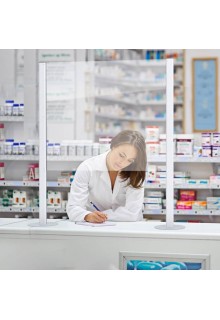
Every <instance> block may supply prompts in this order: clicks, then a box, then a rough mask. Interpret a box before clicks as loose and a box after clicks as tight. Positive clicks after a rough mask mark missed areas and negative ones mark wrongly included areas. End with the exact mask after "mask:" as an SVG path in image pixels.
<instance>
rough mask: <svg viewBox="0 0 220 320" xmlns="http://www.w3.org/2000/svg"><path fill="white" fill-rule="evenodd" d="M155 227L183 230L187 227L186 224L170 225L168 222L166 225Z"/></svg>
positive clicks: (156, 227)
mask: <svg viewBox="0 0 220 320" xmlns="http://www.w3.org/2000/svg"><path fill="white" fill-rule="evenodd" d="M155 229H159V230H181V229H185V226H182V225H177V224H174V225H172V226H171V227H168V226H167V225H166V224H164V225H159V226H155Z"/></svg>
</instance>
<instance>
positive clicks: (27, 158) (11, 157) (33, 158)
mask: <svg viewBox="0 0 220 320" xmlns="http://www.w3.org/2000/svg"><path fill="white" fill-rule="evenodd" d="M88 158H90V157H86V156H84V157H77V156H48V157H47V161H51V162H52V161H74V162H82V161H84V160H86V159H88ZM17 160H20V161H39V157H38V156H27V155H24V156H23V155H20V156H15V155H1V156H0V161H17Z"/></svg>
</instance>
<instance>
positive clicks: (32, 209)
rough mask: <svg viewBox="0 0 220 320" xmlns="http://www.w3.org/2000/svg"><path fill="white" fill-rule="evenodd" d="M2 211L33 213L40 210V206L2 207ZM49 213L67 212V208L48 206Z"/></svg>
mask: <svg viewBox="0 0 220 320" xmlns="http://www.w3.org/2000/svg"><path fill="white" fill-rule="evenodd" d="M0 212H13V213H33V212H39V207H27V208H16V207H0ZM47 213H66V210H64V209H62V208H47Z"/></svg>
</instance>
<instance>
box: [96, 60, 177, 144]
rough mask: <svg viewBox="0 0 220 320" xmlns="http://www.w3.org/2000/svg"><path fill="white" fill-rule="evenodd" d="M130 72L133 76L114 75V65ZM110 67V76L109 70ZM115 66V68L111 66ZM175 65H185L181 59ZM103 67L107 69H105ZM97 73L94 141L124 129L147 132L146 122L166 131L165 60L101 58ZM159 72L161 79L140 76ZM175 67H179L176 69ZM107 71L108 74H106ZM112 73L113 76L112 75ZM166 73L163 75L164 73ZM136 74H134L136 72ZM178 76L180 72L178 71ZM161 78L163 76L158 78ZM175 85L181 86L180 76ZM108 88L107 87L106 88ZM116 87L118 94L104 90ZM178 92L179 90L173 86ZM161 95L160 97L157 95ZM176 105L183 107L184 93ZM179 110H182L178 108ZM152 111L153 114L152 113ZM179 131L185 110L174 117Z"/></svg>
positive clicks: (97, 64) (97, 65) (126, 72)
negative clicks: (143, 78) (115, 59)
mask: <svg viewBox="0 0 220 320" xmlns="http://www.w3.org/2000/svg"><path fill="white" fill-rule="evenodd" d="M115 67H117V68H119V69H115V70H116V71H117V70H123V72H124V73H125V74H131V75H132V76H130V78H128V76H127V77H124V76H120V77H117V74H116V75H114V72H112V71H111V70H114V68H115ZM108 68H110V75H109V74H108V73H107V71H106V70H108ZM111 68H112V69H111ZM175 68H183V63H182V62H176V63H175ZM102 69H103V70H104V72H102ZM96 70H98V72H97V73H95V114H94V118H95V119H94V123H95V140H96V141H98V138H99V137H100V136H109V135H110V136H114V135H116V134H117V133H118V132H119V131H121V130H123V129H134V130H139V131H141V132H142V133H143V135H145V130H144V128H145V127H146V126H147V125H158V126H160V127H161V133H163V132H165V107H166V100H165V94H166V83H165V62H164V60H150V61H147V60H144V61H143V60H140V61H111V62H109V61H106V62H104V61H102V62H101V63H100V62H96ZM149 70H151V71H150V72H152V73H154V74H157V75H158V79H156V80H155V79H154V80H152V79H149V81H148V80H146V78H145V80H144V81H143V80H140V78H138V75H139V74H140V72H142V73H143V72H144V73H146V74H147V72H148V71H149ZM175 70H176V69H175ZM106 73H107V74H106ZM112 73H113V75H112ZM163 73H164V75H163ZM134 74H136V76H135V77H134V76H133V75H134ZM178 75H179V73H178ZM159 77H160V78H159ZM174 86H175V88H178V87H181V86H182V79H179V78H177V80H175V82H174ZM106 88H107V89H106ZM109 88H114V89H113V91H114V90H115V93H114V92H113V93H112V94H108V92H106V93H105V90H110V89H109ZM175 90H176V91H177V89H174V92H175ZM138 94H142V96H143V97H144V95H145V96H146V94H148V96H146V97H150V95H153V96H154V97H156V98H154V99H148V100H147V99H145V98H146V97H145V98H143V99H141V100H140V96H139V97H138ZM157 95H159V98H158V97H157ZM175 99H176V100H175V101H174V108H175V109H176V108H181V110H183V108H182V107H183V96H180V95H176V97H175ZM111 106H112V107H111ZM179 110H180V109H179ZM152 114H153V116H152ZM175 128H176V133H182V132H183V112H180V111H178V112H177V113H176V116H175Z"/></svg>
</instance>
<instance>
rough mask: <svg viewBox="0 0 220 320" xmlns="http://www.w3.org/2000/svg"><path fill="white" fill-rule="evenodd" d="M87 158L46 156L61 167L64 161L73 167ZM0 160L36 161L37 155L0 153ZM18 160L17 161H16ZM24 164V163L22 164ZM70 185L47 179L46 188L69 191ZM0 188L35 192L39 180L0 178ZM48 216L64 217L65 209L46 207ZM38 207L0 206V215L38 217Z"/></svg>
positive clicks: (49, 160)
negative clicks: (60, 164)
mask: <svg viewBox="0 0 220 320" xmlns="http://www.w3.org/2000/svg"><path fill="white" fill-rule="evenodd" d="M86 159H88V157H86V156H85V157H77V156H75V157H74V156H47V161H48V162H49V163H52V164H54V165H55V166H56V167H57V163H60V162H61V163H62V168H63V167H64V165H65V163H67V164H68V163H69V164H72V163H73V164H74V166H75V168H77V167H78V165H79V164H80V163H81V162H83V161H84V160H86ZM0 161H4V162H6V163H10V162H12V163H13V162H15V161H16V163H17V164H18V163H22V162H25V163H27V162H38V161H39V157H38V156H30V155H0ZM17 161H18V162H17ZM23 166H24V164H23ZM70 187H71V183H60V182H57V181H48V182H47V188H50V189H52V190H56V191H64V192H66V193H67V192H69V190H70ZM0 188H1V189H19V190H26V191H27V190H28V191H33V193H35V192H36V191H37V190H38V189H39V181H22V180H7V177H6V180H0ZM47 213H48V218H65V217H66V210H65V209H62V208H59V207H54V208H50V207H48V208H47ZM38 214H39V208H38V207H26V208H19V207H12V206H10V207H0V217H22V218H23V217H29V218H31V217H34V218H36V217H38Z"/></svg>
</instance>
